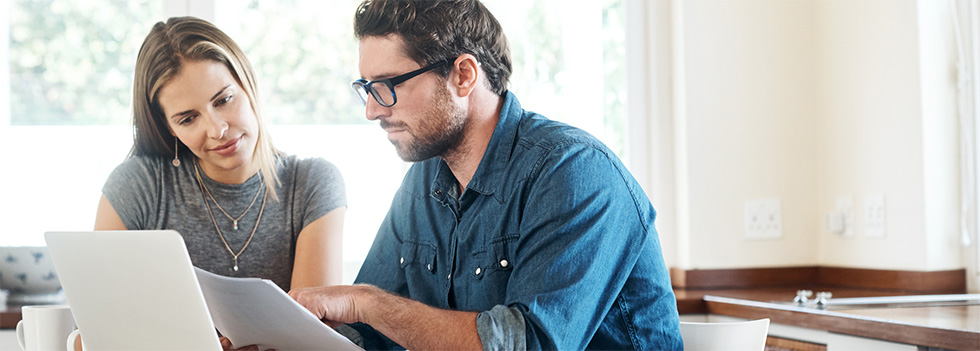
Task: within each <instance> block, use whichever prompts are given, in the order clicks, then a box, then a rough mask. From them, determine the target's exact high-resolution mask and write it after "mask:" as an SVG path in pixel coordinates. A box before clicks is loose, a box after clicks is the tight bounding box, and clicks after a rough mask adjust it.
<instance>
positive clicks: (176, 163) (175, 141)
mask: <svg viewBox="0 0 980 351" xmlns="http://www.w3.org/2000/svg"><path fill="white" fill-rule="evenodd" d="M177 142H178V140H177V137H174V161H173V162H171V163H173V164H174V167H180V159H179V158H177V155H178V153H177Z"/></svg>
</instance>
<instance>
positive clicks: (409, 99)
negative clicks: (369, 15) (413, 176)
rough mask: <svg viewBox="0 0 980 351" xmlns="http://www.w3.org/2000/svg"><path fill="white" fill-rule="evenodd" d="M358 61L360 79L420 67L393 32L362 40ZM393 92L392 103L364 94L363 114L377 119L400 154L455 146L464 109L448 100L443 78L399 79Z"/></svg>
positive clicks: (429, 153) (424, 155)
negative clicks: (399, 81) (384, 103)
mask: <svg viewBox="0 0 980 351" xmlns="http://www.w3.org/2000/svg"><path fill="white" fill-rule="evenodd" d="M428 64H429V63H425V64H424V65H428ZM450 64H451V63H450ZM359 66H360V72H361V78H364V79H367V80H369V81H374V80H378V79H385V78H391V77H395V76H398V75H401V74H404V73H407V72H411V71H414V70H416V69H419V68H422V65H419V64H418V63H417V62H415V61H413V60H412V59H411V58H409V57H408V56H407V55H406V54H405V50H404V49H403V40H402V38H401V36H399V35H394V34H392V35H388V36H384V37H364V38H363V39H361V42H360V62H359ZM394 91H395V95H396V96H397V98H398V101H397V102H396V103H395V105H393V106H391V107H384V106H381V105H380V104H378V102H377V101H375V100H374V98H373V97H369V98H368V101H367V106H366V107H365V115H366V117H367V119H369V120H372V121H373V120H375V119H376V120H378V122H379V123H380V125H381V128H384V130H385V131H386V132H388V141H390V142H391V143H392V144H393V145H395V150H396V151H397V152H398V156H399V157H401V158H402V159H403V160H405V161H410V162H417V161H423V160H426V159H429V158H432V157H438V156H445V155H446V154H447V153H449V152H452V151H454V150H455V149H456V148H457V147H459V145H460V143H461V142H462V140H463V134H464V133H463V130H464V126H465V122H466V113H465V111H463V109H462V108H460V107H459V106H458V105H457V104H456V102H455V101H454V100H453V97H452V95H451V94H450V92H449V89H448V87H447V81H446V79H445V78H443V77H441V76H439V74H438V73H436V72H434V71H429V72H426V73H423V74H421V75H419V76H416V77H414V78H412V79H409V80H407V81H404V82H402V83H401V84H399V85H397V86H395V89H394Z"/></svg>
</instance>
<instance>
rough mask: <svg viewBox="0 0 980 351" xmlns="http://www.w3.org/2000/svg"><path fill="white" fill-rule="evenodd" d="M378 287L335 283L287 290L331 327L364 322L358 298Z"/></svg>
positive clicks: (364, 296)
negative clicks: (333, 284) (334, 284)
mask: <svg viewBox="0 0 980 351" xmlns="http://www.w3.org/2000/svg"><path fill="white" fill-rule="evenodd" d="M374 290H378V291H380V290H379V289H378V288H376V287H374V286H370V285H336V286H321V287H312V288H301V289H295V290H292V291H290V292H289V296H290V297H292V298H293V299H294V300H296V302H299V304H300V305H303V307H306V309H308V310H310V312H313V315H315V316H317V318H320V320H322V321H324V322H325V323H327V325H330V326H331V327H337V326H338V325H340V324H344V323H356V322H365V320H364V315H363V309H359V308H358V300H359V299H364V298H366V297H367V296H368V295H369V294H371V293H372V292H373V291H374Z"/></svg>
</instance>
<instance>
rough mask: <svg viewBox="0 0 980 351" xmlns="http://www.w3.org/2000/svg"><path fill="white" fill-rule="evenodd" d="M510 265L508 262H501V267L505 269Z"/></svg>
mask: <svg viewBox="0 0 980 351" xmlns="http://www.w3.org/2000/svg"><path fill="white" fill-rule="evenodd" d="M508 264H510V263H509V262H507V260H500V266H501V267H504V268H506V267H507V265H508Z"/></svg>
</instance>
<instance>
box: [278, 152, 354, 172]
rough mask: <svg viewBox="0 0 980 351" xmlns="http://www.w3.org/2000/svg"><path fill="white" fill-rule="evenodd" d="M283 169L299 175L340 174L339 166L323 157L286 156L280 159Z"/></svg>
mask: <svg viewBox="0 0 980 351" xmlns="http://www.w3.org/2000/svg"><path fill="white" fill-rule="evenodd" d="M279 162H280V163H281V164H282V169H285V170H287V171H294V172H296V173H297V174H309V173H323V172H339V170H338V169H337V166H335V165H334V164H333V163H331V162H330V161H327V160H326V159H324V158H322V157H299V156H296V155H285V156H281V157H280V158H279Z"/></svg>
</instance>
